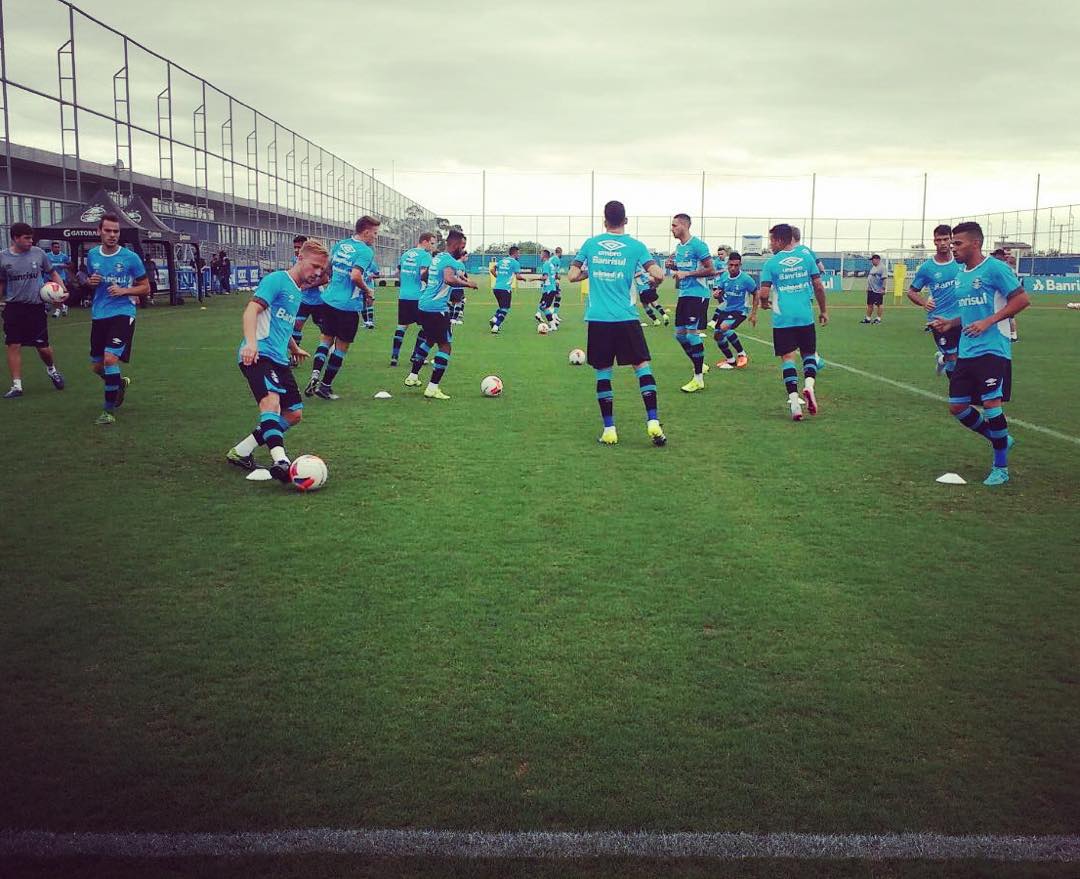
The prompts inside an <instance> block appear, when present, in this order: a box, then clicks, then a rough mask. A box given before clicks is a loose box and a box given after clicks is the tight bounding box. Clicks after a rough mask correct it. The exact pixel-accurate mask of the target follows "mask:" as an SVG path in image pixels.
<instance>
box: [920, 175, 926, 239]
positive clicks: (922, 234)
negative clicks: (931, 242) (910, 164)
mask: <svg viewBox="0 0 1080 879" xmlns="http://www.w3.org/2000/svg"><path fill="white" fill-rule="evenodd" d="M926 177H927V175H926V173H925V172H924V173H923V175H922V223H921V225H920V226H919V244H920V245H922V246H923V247H925V246H926Z"/></svg>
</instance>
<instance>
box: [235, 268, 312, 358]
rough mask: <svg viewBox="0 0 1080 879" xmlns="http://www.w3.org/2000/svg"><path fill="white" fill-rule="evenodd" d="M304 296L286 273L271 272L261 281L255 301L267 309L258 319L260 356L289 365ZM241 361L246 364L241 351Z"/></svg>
mask: <svg viewBox="0 0 1080 879" xmlns="http://www.w3.org/2000/svg"><path fill="white" fill-rule="evenodd" d="M300 296H301V294H300V288H299V287H297V286H296V281H294V280H293V279H292V275H290V274H289V273H288V272H286V271H277V272H271V273H270V274H269V275H267V276H266V277H265V278H263V279H262V280H261V281H259V286H258V287H257V288H256V289H255V293H254V294H253V295H252V300H253V301H255V302H260V303H262V304H263V305H265V306H266V307H265V308H264V309H263V310H262V311H260V312H259V316H258V317H257V318H256V319H255V341H256V342H257V343H258V346H259V356H260V357H265V358H267V359H268V360H273V361H274V363H278V364H281V365H282V366H288V365H289V340H290V339H292V333H293V324H294V323H295V322H296V311H297V309H298V308H299V307H300ZM243 347H244V341H241V342H240V348H241V349H242V348H243ZM237 361H239V362H242V361H241V359H240V356H239V352H238V353H237Z"/></svg>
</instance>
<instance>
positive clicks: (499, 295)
mask: <svg viewBox="0 0 1080 879" xmlns="http://www.w3.org/2000/svg"><path fill="white" fill-rule="evenodd" d="M491 292H492V293H494V294H495V301H496V302H497V303H499V308H505V309H506V310H507V311H509V310H510V291H509V290H492V291H491Z"/></svg>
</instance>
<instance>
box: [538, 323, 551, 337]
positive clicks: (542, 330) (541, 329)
mask: <svg viewBox="0 0 1080 879" xmlns="http://www.w3.org/2000/svg"><path fill="white" fill-rule="evenodd" d="M536 332H538V333H539V334H540V335H541V336H546V335H547V334H548V333H549V332H551V327H549V326H548V325H547V324H537V325H536Z"/></svg>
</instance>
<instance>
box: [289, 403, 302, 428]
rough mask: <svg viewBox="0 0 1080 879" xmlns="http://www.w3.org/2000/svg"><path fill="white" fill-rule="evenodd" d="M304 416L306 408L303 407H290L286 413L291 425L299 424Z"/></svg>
mask: <svg viewBox="0 0 1080 879" xmlns="http://www.w3.org/2000/svg"><path fill="white" fill-rule="evenodd" d="M303 418H304V410H303V408H302V407H301V408H300V409H290V410H289V411H288V412H286V413H285V421H287V422H288V424H289V426H290V427H295V426H296V425H298V424H299V423H300V422H301V421H302V420H303Z"/></svg>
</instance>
